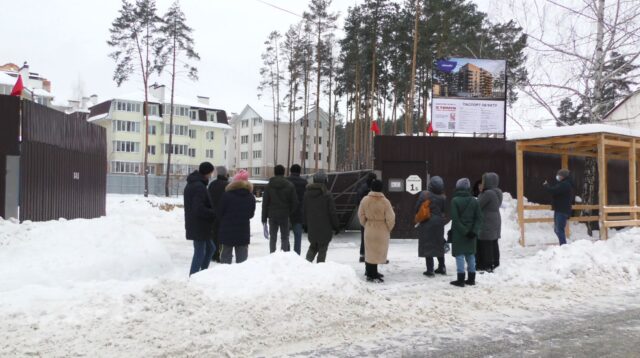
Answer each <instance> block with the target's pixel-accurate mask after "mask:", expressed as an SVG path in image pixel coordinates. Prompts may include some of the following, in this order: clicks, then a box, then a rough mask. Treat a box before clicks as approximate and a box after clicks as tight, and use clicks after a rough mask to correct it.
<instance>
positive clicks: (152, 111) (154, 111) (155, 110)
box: [148, 104, 160, 116]
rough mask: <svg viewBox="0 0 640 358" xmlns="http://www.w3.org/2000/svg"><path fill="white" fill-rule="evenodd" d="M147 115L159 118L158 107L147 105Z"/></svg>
mask: <svg viewBox="0 0 640 358" xmlns="http://www.w3.org/2000/svg"><path fill="white" fill-rule="evenodd" d="M148 106H149V115H150V116H159V115H160V114H159V113H158V105H157V104H149V105H148Z"/></svg>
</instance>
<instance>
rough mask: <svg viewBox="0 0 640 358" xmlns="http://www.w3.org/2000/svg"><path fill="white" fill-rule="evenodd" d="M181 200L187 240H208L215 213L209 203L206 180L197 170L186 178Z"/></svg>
mask: <svg viewBox="0 0 640 358" xmlns="http://www.w3.org/2000/svg"><path fill="white" fill-rule="evenodd" d="M183 198H184V228H185V230H186V236H187V240H210V239H211V230H212V228H213V220H214V219H215V212H214V211H213V209H212V208H211V203H210V202H209V194H208V193H207V178H205V176H204V175H202V174H200V172H198V171H197V170H196V171H194V172H193V173H191V174H189V176H188V177H187V185H186V186H185V188H184V194H183Z"/></svg>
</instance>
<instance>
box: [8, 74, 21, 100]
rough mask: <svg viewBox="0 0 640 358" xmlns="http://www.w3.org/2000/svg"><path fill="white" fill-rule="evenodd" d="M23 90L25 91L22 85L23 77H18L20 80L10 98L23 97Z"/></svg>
mask: <svg viewBox="0 0 640 358" xmlns="http://www.w3.org/2000/svg"><path fill="white" fill-rule="evenodd" d="M23 89H24V85H23V84H22V76H21V75H18V80H17V81H16V84H15V85H14V86H13V89H12V90H11V94H10V96H18V97H20V96H21V95H22V90H23Z"/></svg>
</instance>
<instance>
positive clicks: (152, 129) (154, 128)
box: [149, 124, 156, 135]
mask: <svg viewBox="0 0 640 358" xmlns="http://www.w3.org/2000/svg"><path fill="white" fill-rule="evenodd" d="M149 134H151V135H156V125H155V124H154V125H152V126H149Z"/></svg>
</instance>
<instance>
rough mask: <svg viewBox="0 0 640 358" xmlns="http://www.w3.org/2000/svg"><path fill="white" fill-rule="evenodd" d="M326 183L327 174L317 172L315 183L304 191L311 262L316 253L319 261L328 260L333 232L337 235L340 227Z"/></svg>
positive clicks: (304, 212) (305, 227)
mask: <svg viewBox="0 0 640 358" xmlns="http://www.w3.org/2000/svg"><path fill="white" fill-rule="evenodd" d="M326 185H327V175H326V174H325V173H324V172H322V171H320V172H317V173H315V174H314V175H313V184H309V185H307V191H306V192H305V193H304V200H303V203H304V204H303V205H304V209H303V210H302V213H303V227H304V230H305V232H307V233H308V238H309V251H307V261H309V262H313V260H314V259H315V258H316V255H318V263H320V262H324V261H325V260H326V258H327V249H328V248H329V243H330V242H331V239H332V238H333V234H334V233H335V234H336V235H337V234H338V232H339V229H340V226H339V225H340V223H339V222H338V215H337V214H336V205H335V203H334V201H333V197H332V196H331V192H329V191H328V190H327V186H326Z"/></svg>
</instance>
